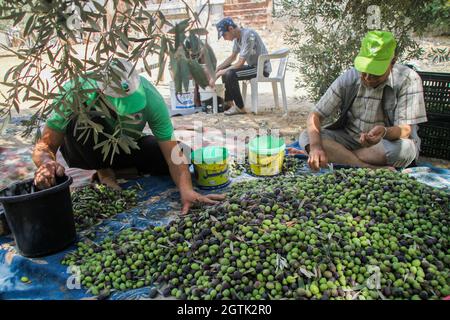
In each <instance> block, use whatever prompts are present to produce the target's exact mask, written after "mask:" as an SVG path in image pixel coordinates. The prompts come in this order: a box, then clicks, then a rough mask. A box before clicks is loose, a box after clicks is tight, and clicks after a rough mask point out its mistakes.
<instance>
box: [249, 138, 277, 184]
mask: <svg viewBox="0 0 450 320" xmlns="http://www.w3.org/2000/svg"><path fill="white" fill-rule="evenodd" d="M285 149H286V144H285V143H284V140H283V139H282V138H277V137H274V136H261V137H257V138H254V139H252V140H251V141H250V143H249V159H248V160H249V163H250V170H251V171H252V173H253V174H255V175H257V176H274V175H277V174H279V173H281V170H282V169H283V161H284V152H285Z"/></svg>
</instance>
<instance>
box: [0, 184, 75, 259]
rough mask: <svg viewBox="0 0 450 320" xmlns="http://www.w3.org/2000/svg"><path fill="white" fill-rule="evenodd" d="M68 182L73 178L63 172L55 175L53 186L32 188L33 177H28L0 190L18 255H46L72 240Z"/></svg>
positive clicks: (58, 249) (63, 246) (60, 248)
mask: <svg viewBox="0 0 450 320" xmlns="http://www.w3.org/2000/svg"><path fill="white" fill-rule="evenodd" d="M70 184H72V178H71V177H68V176H65V177H62V178H58V179H57V184H56V186H54V187H51V188H49V189H45V190H41V191H36V192H34V190H33V179H28V180H25V181H23V182H18V183H14V184H12V185H11V186H9V187H7V188H5V189H3V190H1V191H0V203H2V204H3V207H4V210H5V216H6V220H7V221H8V225H9V227H10V229H11V232H12V234H13V236H14V239H15V242H16V245H17V249H18V251H19V253H20V254H21V255H23V256H25V257H40V256H45V255H48V254H51V253H55V252H59V251H61V250H63V249H65V248H66V247H68V246H69V245H70V244H72V243H73V242H74V241H75V239H76V231H75V222H74V218H73V209H72V199H71V198H70V189H69V186H70Z"/></svg>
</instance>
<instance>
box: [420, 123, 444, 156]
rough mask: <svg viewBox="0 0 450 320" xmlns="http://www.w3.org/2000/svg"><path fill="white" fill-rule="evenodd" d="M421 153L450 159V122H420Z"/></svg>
mask: <svg viewBox="0 0 450 320" xmlns="http://www.w3.org/2000/svg"><path fill="white" fill-rule="evenodd" d="M418 134H419V137H420V139H421V140H422V144H421V148H420V149H421V151H420V155H422V156H426V157H431V158H439V159H446V160H450V123H449V122H438V121H429V122H425V123H421V124H419V132H418Z"/></svg>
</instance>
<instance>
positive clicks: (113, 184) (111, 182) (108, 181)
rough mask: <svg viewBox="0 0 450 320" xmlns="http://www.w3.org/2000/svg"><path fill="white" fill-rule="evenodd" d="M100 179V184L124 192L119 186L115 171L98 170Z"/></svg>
mask: <svg viewBox="0 0 450 320" xmlns="http://www.w3.org/2000/svg"><path fill="white" fill-rule="evenodd" d="M97 175H98V179H99V180H100V183H102V184H104V185H106V186H108V187H110V188H113V189H114V190H122V188H121V187H120V186H119V185H118V184H117V180H116V175H115V173H114V170H113V169H110V168H108V169H100V170H97Z"/></svg>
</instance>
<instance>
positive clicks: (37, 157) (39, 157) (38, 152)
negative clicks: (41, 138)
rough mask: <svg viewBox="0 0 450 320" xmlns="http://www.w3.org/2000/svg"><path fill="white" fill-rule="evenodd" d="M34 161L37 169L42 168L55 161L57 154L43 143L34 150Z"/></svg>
mask: <svg viewBox="0 0 450 320" xmlns="http://www.w3.org/2000/svg"><path fill="white" fill-rule="evenodd" d="M32 159H33V162H34V164H35V165H36V167H38V168H39V167H40V166H41V165H42V164H44V163H46V162H48V161H55V160H56V154H55V153H54V152H53V151H52V150H51V148H50V147H49V146H48V145H46V144H45V143H43V142H38V143H37V144H36V147H35V148H34V151H33V155H32Z"/></svg>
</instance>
